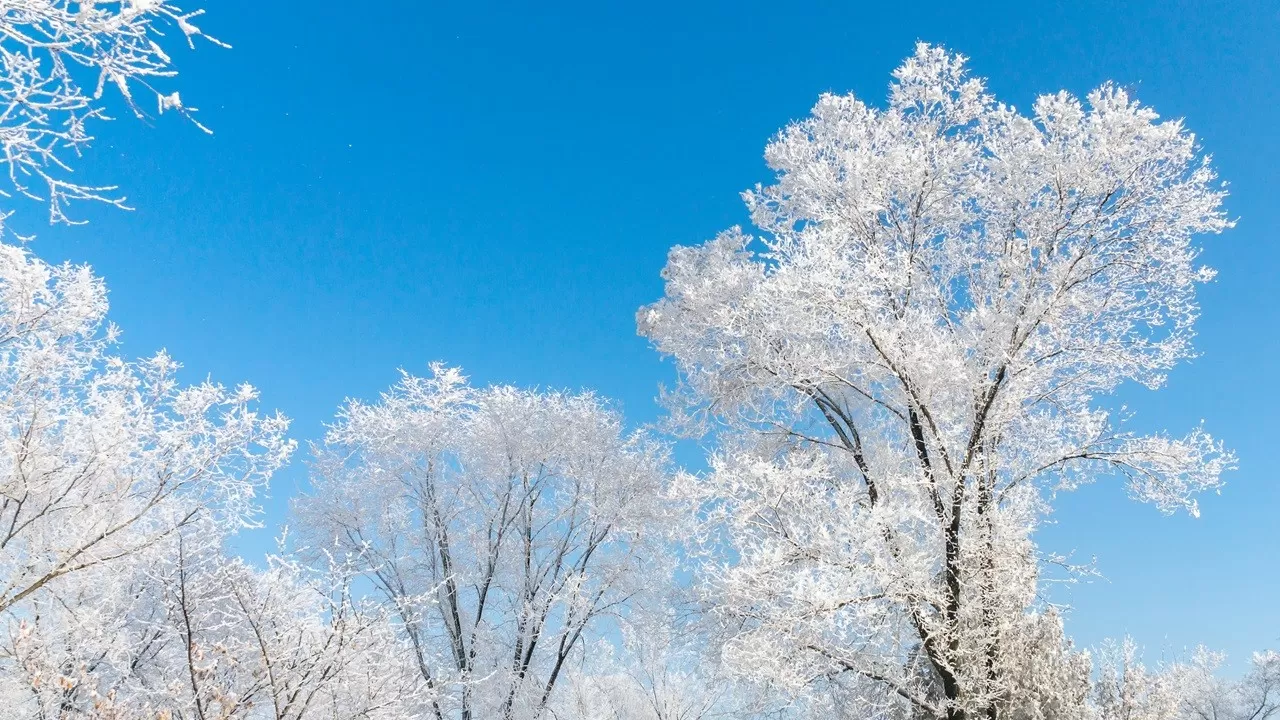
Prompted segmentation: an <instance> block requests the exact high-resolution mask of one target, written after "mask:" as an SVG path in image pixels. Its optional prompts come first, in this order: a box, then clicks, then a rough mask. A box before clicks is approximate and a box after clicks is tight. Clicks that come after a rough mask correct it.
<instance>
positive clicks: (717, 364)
mask: <svg viewBox="0 0 1280 720" xmlns="http://www.w3.org/2000/svg"><path fill="white" fill-rule="evenodd" d="M894 78H895V79H894V82H893V84H892V86H891V89H890V93H889V101H888V104H887V106H885V107H883V108H878V107H873V106H870V105H866V104H864V103H863V102H862V101H860V100H858V99H856V98H854V97H852V96H837V95H825V96H823V97H822V98H821V99H820V100H819V102H818V104H817V105H816V106H815V107H814V109H813V114H812V116H811V117H810V118H808V119H806V120H804V121H801V122H798V123H795V124H793V125H791V126H789V127H788V128H787V129H786V130H784V131H783V132H782V133H781V134H779V135H778V136H777V137H776V138H775V139H774V140H773V141H772V142H771V143H770V144H769V146H768V149H767V151H766V158H767V160H768V162H769V164H770V166H771V167H772V168H774V169H775V170H776V171H777V180H776V182H775V183H774V184H773V185H771V186H768V187H757V188H756V189H755V190H754V191H751V192H748V193H745V198H746V202H747V205H748V207H749V208H750V210H751V213H752V219H753V221H754V223H755V224H756V225H757V226H758V227H759V228H760V230H761V232H760V234H759V235H758V236H756V237H753V236H750V235H748V234H746V233H744V232H743V231H741V230H738V229H733V230H730V231H728V232H725V233H724V234H722V235H720V236H719V237H717V238H716V239H714V240H712V241H710V242H708V243H706V244H704V245H701V246H698V247H678V248H676V249H674V250H672V252H671V254H670V257H669V260H668V263H667V267H666V269H665V270H664V272H663V277H664V278H665V280H666V293H665V297H664V299H662V300H661V301H659V302H658V303H656V304H654V305H652V306H649V307H646V308H644V309H642V310H641V311H640V313H639V315H638V322H639V326H640V331H641V333H642V334H643V335H645V336H647V337H648V338H650V339H651V340H652V341H653V342H654V344H655V345H656V346H657V347H658V348H659V349H660V350H661V351H662V352H663V353H665V354H667V355H669V356H671V357H673V358H674V360H675V362H676V364H677V366H678V368H679V370H680V373H681V377H682V383H681V388H680V391H679V392H678V393H675V394H674V396H673V398H672V403H673V406H675V407H677V408H678V409H679V410H680V411H681V412H680V415H681V416H682V417H683V419H685V420H687V421H689V426H690V427H691V428H692V429H693V430H695V431H697V430H705V429H709V428H714V429H715V431H716V436H715V437H716V443H717V445H716V449H715V452H714V454H713V455H712V456H711V458H710V465H711V467H710V470H709V471H708V472H706V473H705V474H703V475H702V476H700V477H686V478H684V479H683V480H682V481H681V482H680V483H679V487H678V488H677V489H678V491H679V492H680V493H681V494H682V495H683V496H685V497H686V498H687V499H688V500H690V501H692V502H693V503H695V504H696V505H697V506H698V508H699V511H698V524H697V529H696V531H695V532H694V533H693V542H692V543H691V544H692V546H693V547H694V548H695V549H696V550H698V551H700V552H701V553H702V559H703V562H702V563H701V570H700V572H701V578H700V579H701V581H702V582H703V583H704V587H705V588H706V590H707V593H708V596H707V599H708V601H709V602H711V603H712V604H713V605H714V606H715V608H716V610H717V612H718V613H719V614H720V616H721V618H722V619H723V621H724V625H725V627H726V628H727V630H728V631H729V632H730V639H729V640H728V642H727V644H726V646H725V650H724V654H725V657H726V659H727V660H728V662H729V663H730V665H731V666H734V667H736V668H738V670H739V672H740V673H741V674H743V675H746V676H748V677H753V678H757V679H760V680H765V681H769V682H772V683H776V684H780V685H782V686H784V687H788V688H791V689H795V690H799V689H803V688H812V687H815V686H818V685H820V684H824V683H833V684H835V685H837V686H838V687H836V688H833V689H832V690H831V692H832V693H838V694H841V696H842V697H844V698H845V700H844V701H843V702H845V706H846V707H849V708H857V709H858V710H857V712H858V713H859V714H861V715H862V716H866V717H869V716H874V715H875V714H876V713H901V714H904V715H913V716H925V717H940V718H941V717H945V718H950V719H952V720H960V719H961V718H973V717H979V716H984V717H989V718H996V717H1047V716H1048V715H1046V712H1047V711H1046V710H1044V709H1043V708H1041V707H1023V706H1022V705H1023V704H1025V703H1023V701H1024V700H1026V698H1025V697H1023V696H1020V691H1019V690H1018V688H1023V687H1033V686H1034V687H1036V688H1037V689H1038V691H1039V693H1040V696H1041V697H1039V699H1036V700H1034V703H1035V704H1049V705H1053V704H1055V703H1056V704H1059V705H1063V706H1066V705H1069V704H1070V703H1072V702H1076V701H1078V700H1079V699H1080V698H1082V697H1084V695H1085V694H1087V685H1082V684H1081V682H1082V680H1081V667H1084V668H1085V676H1086V677H1087V664H1085V665H1083V666H1082V664H1081V662H1080V660H1079V659H1076V660H1073V659H1072V657H1073V656H1072V654H1071V652H1070V651H1069V648H1068V646H1066V645H1065V641H1064V640H1061V639H1059V640H1056V641H1054V642H1052V643H1050V644H1048V645H1045V644H1044V643H1034V642H1028V641H1027V639H1026V638H1028V637H1030V638H1034V637H1036V636H1041V637H1046V638H1048V637H1054V636H1056V637H1059V638H1060V637H1061V636H1060V632H1057V631H1053V630H1052V628H1047V627H1040V628H1038V629H1037V628H1035V627H1030V628H1029V627H1028V623H1033V624H1034V623H1035V622H1050V623H1055V622H1056V620H1054V619H1052V618H1051V617H1050V616H1048V615H1045V614H1043V613H1037V612H1034V611H1035V610H1036V606H1037V602H1036V579H1037V575H1038V571H1039V565H1040V560H1039V556H1038V552H1037V550H1036V547H1035V545H1034V543H1033V540H1032V534H1033V531H1034V529H1035V528H1036V526H1037V524H1038V523H1039V522H1040V521H1041V520H1042V518H1043V517H1044V515H1045V514H1046V513H1047V512H1049V510H1050V505H1049V501H1050V500H1051V498H1052V496H1053V494H1054V493H1055V492H1057V491H1061V490H1066V489H1070V488H1072V487H1075V486H1077V485H1079V484H1081V483H1084V482H1089V481H1092V480H1094V479H1095V478H1099V477H1103V476H1118V477H1120V478H1123V480H1124V481H1125V483H1126V484H1127V487H1128V489H1129V491H1130V493H1131V494H1132V495H1133V496H1134V497H1135V498H1137V499H1140V500H1144V501H1148V502H1151V503H1153V504H1155V505H1156V506H1157V507H1158V508H1159V509H1160V510H1161V511H1164V512H1174V511H1177V510H1184V511H1187V512H1189V513H1192V514H1194V513H1196V512H1197V507H1196V501H1195V496H1196V494H1197V493H1199V492H1202V491H1205V490H1213V489H1216V488H1217V487H1218V486H1219V485H1220V475H1221V474H1222V472H1223V471H1224V470H1227V469H1229V468H1230V467H1231V466H1232V464H1233V457H1232V455H1231V454H1230V453H1228V452H1225V451H1224V450H1223V448H1222V447H1221V445H1220V444H1219V443H1217V442H1216V441H1214V440H1213V439H1212V438H1211V437H1210V436H1209V435H1208V433H1206V432H1205V431H1204V430H1202V429H1198V428H1197V429H1193V430H1192V431H1191V432H1190V433H1189V434H1187V435H1185V436H1181V437H1175V436H1170V435H1167V434H1163V433H1160V434H1154V435H1140V434H1137V433H1135V432H1132V431H1130V430H1128V429H1127V428H1126V427H1125V425H1124V418H1123V417H1119V418H1117V417H1115V416H1114V415H1113V413H1110V412H1108V411H1107V410H1106V409H1105V408H1104V406H1105V404H1106V403H1105V399H1103V398H1104V397H1105V396H1106V394H1108V393H1110V392H1111V391H1112V390H1114V389H1115V388H1116V387H1118V386H1119V385H1121V384H1122V383H1126V382H1136V383H1141V384H1143V385H1146V386H1148V387H1151V388H1156V387H1159V386H1160V385H1161V384H1162V383H1163V382H1164V378H1165V373H1166V372H1167V371H1168V370H1169V369H1170V368H1171V367H1173V366H1174V365H1175V364H1176V363H1177V362H1178V361H1180V360H1182V359H1184V358H1186V357H1188V356H1189V355H1190V354H1191V347H1190V341H1191V338H1192V325H1193V322H1194V320H1195V319H1196V315H1197V305H1196V301H1195V287H1196V285H1197V284H1198V283H1201V282H1204V281H1206V280H1208V279H1209V278H1210V277H1212V273H1211V272H1210V271H1208V270H1206V269H1204V268H1202V267H1199V266H1198V265H1197V260H1196V259H1197V254H1198V251H1197V249H1196V246H1195V244H1194V243H1193V238H1194V237H1195V236H1197V235H1199V234H1203V233H1217V232H1219V231H1221V230H1223V229H1225V228H1227V227H1229V226H1230V224H1231V223H1230V221H1228V220H1227V219H1226V218H1225V217H1224V215H1223V213H1222V210H1221V203H1222V200H1223V196H1224V190H1223V188H1222V186H1221V185H1220V184H1219V183H1218V182H1217V180H1216V178H1215V175H1214V172H1213V170H1212V169H1211V168H1210V166H1209V163H1208V159H1207V158H1206V157H1204V156H1202V155H1200V153H1199V149H1198V147H1197V144H1196V140H1195V138H1194V137H1193V136H1192V135H1191V134H1190V133H1188V132H1187V131H1186V130H1185V129H1184V128H1183V126H1182V123H1181V122H1179V121H1160V120H1159V119H1158V118H1157V116H1156V114H1155V113H1154V112H1153V111H1151V110H1150V109H1149V108H1146V107H1143V106H1142V105H1140V104H1138V103H1137V102H1135V101H1134V100H1133V99H1132V98H1131V97H1130V96H1129V95H1128V93H1127V92H1126V91H1124V90H1123V89H1121V88H1120V87H1117V86H1114V85H1105V86H1103V87H1101V88H1099V89H1098V90H1095V91H1093V92H1091V93H1089V95H1088V96H1087V97H1086V98H1084V99H1083V100H1081V99H1077V98H1075V97H1073V96H1071V95H1069V94H1067V93H1065V92H1060V93H1056V94H1052V95H1046V96H1043V97H1040V98H1039V99H1038V100H1036V102H1035V103H1034V106H1033V107H1032V108H1031V113H1030V115H1024V114H1021V113H1019V112H1018V111H1017V110H1016V109H1014V108H1012V107H1009V106H1006V105H1002V104H1000V103H998V102H996V101H995V99H994V98H992V97H991V96H990V95H989V94H988V93H987V91H986V89H985V87H984V84H983V82H982V81H981V80H979V79H976V78H973V77H970V76H968V75H967V74H966V71H965V69H964V59H963V58H962V57H960V56H957V55H953V54H949V53H947V52H946V51H944V50H942V49H940V48H937V47H931V46H928V45H923V44H922V45H920V46H919V47H918V48H917V50H916V53H915V54H914V56H913V57H911V58H910V59H908V60H907V61H906V62H905V63H904V64H903V65H902V66H901V67H900V68H899V69H898V70H896V71H895V73H894ZM1029 613H1030V614H1029ZM1036 618H1039V620H1036ZM1028 633H1029V635H1028ZM1045 647H1049V648H1054V647H1059V648H1061V653H1062V654H1061V655H1060V656H1059V657H1058V658H1056V659H1054V658H1044V657H1042V658H1041V659H1040V660H1038V661H1037V662H1036V663H1034V664H1028V663H1022V662H1018V661H1017V657H1016V654H1017V653H1018V652H1024V651H1027V650H1034V649H1037V648H1038V650H1037V651H1041V650H1043V649H1044V648H1045ZM1020 648H1021V649H1020ZM1084 660H1087V658H1084ZM1029 668H1035V671H1034V672H1036V673H1038V674H1036V675H1034V676H1028V677H1019V673H1024V672H1028V671H1029ZM851 712H852V710H851Z"/></svg>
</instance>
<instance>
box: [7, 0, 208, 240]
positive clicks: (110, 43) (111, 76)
mask: <svg viewBox="0 0 1280 720" xmlns="http://www.w3.org/2000/svg"><path fill="white" fill-rule="evenodd" d="M201 14H203V11H201V10H196V11H192V12H183V11H182V10H179V9H178V8H177V7H175V6H173V5H171V4H169V3H167V2H164V1H163V0H115V1H104V0H0V105H3V107H4V110H3V113H2V114H0V163H3V164H4V165H5V166H6V169H7V171H8V175H9V182H10V185H11V188H12V189H13V190H14V191H15V192H17V193H18V194H20V195H25V196H27V197H30V198H34V199H38V200H42V201H45V202H47V203H48V204H49V217H50V220H51V221H53V222H71V220H70V218H68V216H67V215H66V210H67V204H68V203H69V202H74V201H76V200H97V201H104V202H108V203H111V204H114V205H118V206H121V207H123V206H124V198H123V197H121V196H119V195H117V194H115V190H116V188H115V187H110V186H94V185H86V184H83V183H80V182H78V181H76V180H73V179H72V178H71V173H72V168H71V167H70V166H69V165H68V162H69V160H70V159H71V157H72V156H74V155H76V154H78V153H80V152H81V151H82V150H83V149H84V148H85V147H86V146H87V145H88V144H89V142H90V141H91V140H92V139H93V137H92V135H91V134H90V129H89V126H90V125H91V124H92V122H93V121H95V120H102V119H106V118H107V114H106V113H107V107H106V103H105V98H104V92H105V91H106V90H107V89H108V87H110V88H111V89H113V90H114V91H117V92H119V93H120V95H121V96H122V97H123V99H124V101H125V102H126V104H127V105H128V107H129V108H130V109H131V110H132V111H133V112H134V113H135V114H137V115H140V116H141V115H143V114H144V112H145V110H144V107H146V105H145V104H144V103H142V102H140V101H139V100H138V98H137V95H138V94H139V93H140V92H141V93H145V94H146V95H148V96H150V98H151V99H150V101H149V102H150V103H153V104H154V107H155V108H156V112H157V113H163V112H165V111H174V112H179V113H182V114H183V115H186V116H187V117H189V118H190V117H191V113H192V112H193V109H192V108H188V107H186V106H185V105H184V104H183V102H182V99H181V97H180V96H179V94H178V93H177V92H176V91H168V92H165V91H164V90H161V89H159V88H157V87H156V86H155V85H153V83H155V82H157V81H159V80H165V79H168V78H171V77H173V76H174V75H176V74H177V71H176V70H175V69H174V67H173V61H172V60H171V59H170V57H169V55H168V54H167V53H166V52H165V50H164V49H163V48H162V46H161V43H162V42H167V39H166V38H165V37H164V35H165V32H166V31H169V32H170V33H175V34H180V35H181V36H183V37H185V39H186V41H187V42H188V44H192V45H193V46H194V44H193V43H194V40H195V39H196V38H197V37H204V38H206V39H208V40H210V41H212V42H214V43H217V44H221V43H218V41H216V40H213V39H212V38H209V37H208V36H206V35H204V33H202V32H201V31H200V28H198V27H197V26H196V25H194V24H193V21H194V20H195V19H196V18H197V17H199V16H200V15H201ZM197 125H199V124H198V123H197ZM201 127H202V126H201ZM202 129H203V127H202ZM10 209H12V208H10Z"/></svg>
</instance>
